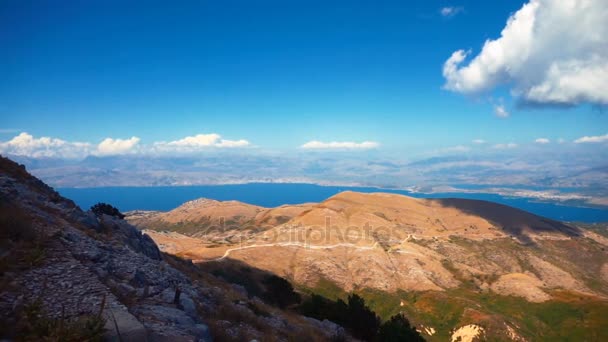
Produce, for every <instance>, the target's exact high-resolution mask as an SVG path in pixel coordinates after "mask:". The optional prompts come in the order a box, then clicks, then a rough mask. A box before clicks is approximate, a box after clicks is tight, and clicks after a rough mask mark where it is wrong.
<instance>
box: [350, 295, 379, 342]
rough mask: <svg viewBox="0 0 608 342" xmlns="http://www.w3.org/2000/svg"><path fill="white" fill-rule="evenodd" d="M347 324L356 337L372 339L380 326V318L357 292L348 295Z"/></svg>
mask: <svg viewBox="0 0 608 342" xmlns="http://www.w3.org/2000/svg"><path fill="white" fill-rule="evenodd" d="M346 320H347V326H349V327H350V329H351V331H352V334H353V336H354V337H357V338H360V339H362V340H365V341H372V340H373V339H374V337H375V336H376V333H377V332H378V328H379V327H380V318H379V317H378V316H377V315H376V313H375V312H373V311H372V310H371V309H370V308H368V307H367V305H365V300H364V299H363V298H361V297H360V296H359V295H357V294H352V295H350V296H348V309H347V317H346Z"/></svg>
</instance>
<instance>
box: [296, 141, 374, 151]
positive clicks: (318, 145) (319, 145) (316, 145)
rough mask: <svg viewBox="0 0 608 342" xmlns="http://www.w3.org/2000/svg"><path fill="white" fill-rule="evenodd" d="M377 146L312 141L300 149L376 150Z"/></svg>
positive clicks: (368, 142)
mask: <svg viewBox="0 0 608 342" xmlns="http://www.w3.org/2000/svg"><path fill="white" fill-rule="evenodd" d="M379 146H380V144H379V143H377V142H375V141H363V142H360V143H358V142H353V141H332V142H322V141H318V140H313V141H309V142H307V143H305V144H303V145H302V146H300V148H302V149H305V150H369V149H374V148H378V147H379Z"/></svg>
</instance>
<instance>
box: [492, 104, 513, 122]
mask: <svg viewBox="0 0 608 342" xmlns="http://www.w3.org/2000/svg"><path fill="white" fill-rule="evenodd" d="M494 115H496V116H497V117H499V118H503V119H504V118H508V117H509V115H511V114H509V112H508V111H507V109H506V108H505V106H504V105H501V104H499V105H494Z"/></svg>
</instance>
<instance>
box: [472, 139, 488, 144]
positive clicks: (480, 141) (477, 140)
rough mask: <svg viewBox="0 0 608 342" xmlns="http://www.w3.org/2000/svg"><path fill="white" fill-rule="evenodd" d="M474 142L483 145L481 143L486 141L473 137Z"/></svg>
mask: <svg viewBox="0 0 608 342" xmlns="http://www.w3.org/2000/svg"><path fill="white" fill-rule="evenodd" d="M472 142H473V144H477V145H481V144H485V143H486V141H485V140H483V139H473V141H472Z"/></svg>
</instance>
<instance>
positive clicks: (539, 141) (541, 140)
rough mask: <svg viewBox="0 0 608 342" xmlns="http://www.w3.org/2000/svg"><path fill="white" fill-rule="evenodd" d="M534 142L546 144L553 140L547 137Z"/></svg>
mask: <svg viewBox="0 0 608 342" xmlns="http://www.w3.org/2000/svg"><path fill="white" fill-rule="evenodd" d="M534 142H535V143H537V144H541V145H544V144H548V143H550V142H551V140H549V139H547V138H538V139H536V140H534Z"/></svg>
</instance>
